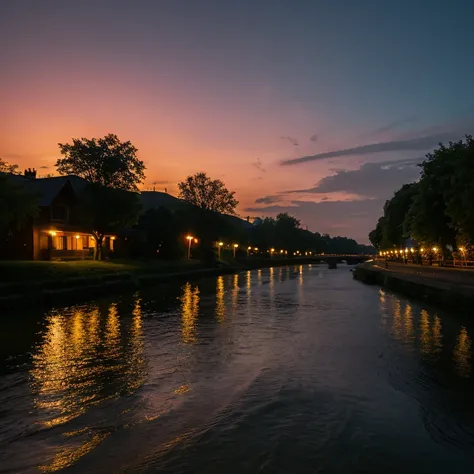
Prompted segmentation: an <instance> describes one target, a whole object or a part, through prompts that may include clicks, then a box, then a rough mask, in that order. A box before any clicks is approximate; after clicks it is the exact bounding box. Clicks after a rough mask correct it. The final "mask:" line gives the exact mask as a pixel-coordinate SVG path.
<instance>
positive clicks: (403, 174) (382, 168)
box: [285, 158, 423, 199]
mask: <svg viewBox="0 0 474 474" xmlns="http://www.w3.org/2000/svg"><path fill="white" fill-rule="evenodd" d="M421 161H423V158H412V159H402V160H393V161H385V162H378V163H365V164H363V165H362V166H361V167H360V168H359V169H357V170H339V171H337V172H336V174H334V175H331V176H326V177H324V178H322V179H321V180H320V181H319V182H318V183H317V184H316V186H314V187H312V188H309V189H296V190H293V191H287V192H286V193H285V194H329V193H345V194H349V195H353V196H358V197H359V198H365V199H375V198H388V197H389V196H391V194H392V193H393V192H394V191H395V190H396V189H397V188H399V187H400V186H402V185H403V184H405V183H409V182H413V181H416V180H417V179H418V178H419V175H420V168H418V167H417V166H416V165H417V164H418V163H420V162H421Z"/></svg>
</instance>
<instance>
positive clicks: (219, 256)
mask: <svg viewBox="0 0 474 474" xmlns="http://www.w3.org/2000/svg"><path fill="white" fill-rule="evenodd" d="M223 245H224V242H219V243H218V244H217V258H218V259H219V260H220V259H221V248H222V246H223Z"/></svg>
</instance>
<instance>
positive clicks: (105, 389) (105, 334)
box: [30, 297, 146, 472]
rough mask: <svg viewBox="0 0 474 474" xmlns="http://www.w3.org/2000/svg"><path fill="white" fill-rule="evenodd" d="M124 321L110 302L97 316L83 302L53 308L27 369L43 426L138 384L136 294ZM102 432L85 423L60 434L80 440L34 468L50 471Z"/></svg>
mask: <svg viewBox="0 0 474 474" xmlns="http://www.w3.org/2000/svg"><path fill="white" fill-rule="evenodd" d="M104 309H105V308H104ZM68 312H69V314H68ZM125 321H131V324H130V328H129V329H127V330H124V329H122V328H121V323H120V317H119V309H118V305H117V304H116V303H113V304H111V305H110V306H109V307H108V308H107V309H106V311H104V312H103V313H102V315H101V311H100V309H99V307H97V306H89V307H77V308H74V309H72V310H65V314H63V313H60V312H58V311H54V312H52V313H51V314H50V315H49V316H48V317H47V324H46V326H45V331H44V334H43V338H42V342H41V343H40V344H39V345H38V346H37V348H36V350H35V351H34V353H33V356H32V365H33V367H32V369H31V371H30V375H31V392H32V394H33V396H34V407H35V409H36V410H37V411H38V416H37V418H38V420H39V424H41V425H42V426H43V427H45V428H51V427H57V426H60V425H62V424H64V423H67V422H69V421H71V420H73V419H74V418H77V417H78V416H80V415H81V414H83V413H85V412H87V411H88V410H89V409H90V408H91V407H92V406H94V405H96V404H98V403H102V402H104V401H105V400H107V399H109V398H113V397H116V396H117V395H118V394H119V393H121V392H124V391H125V392H128V393H131V392H133V391H135V390H136V389H138V388H139V387H140V386H141V385H142V384H143V383H144V381H145V377H146V370H145V366H146V364H145V357H144V348H143V344H144V343H143V330H142V315H141V300H140V298H138V297H137V298H136V299H135V302H134V308H133V311H132V318H131V319H130V318H128V319H125ZM108 434H109V433H108V432H101V433H99V434H98V433H96V432H91V430H90V429H89V428H88V427H84V428H82V429H80V430H76V431H72V432H67V433H64V436H65V437H66V438H68V439H72V438H74V439H78V438H79V437H81V441H80V442H79V441H78V442H76V443H75V442H73V441H72V442H71V443H69V444H68V446H67V447H66V448H61V449H60V450H59V451H58V452H57V453H56V455H55V456H54V457H53V459H52V460H51V462H49V463H45V464H44V465H43V466H40V467H39V468H40V470H42V471H45V472H53V471H57V470H60V469H63V468H65V467H68V466H70V465H72V464H73V463H75V462H76V461H77V460H78V459H79V458H80V457H82V456H84V455H85V454H87V453H88V452H90V451H91V450H93V449H94V448H95V447H96V446H97V445H98V444H99V443H100V442H101V441H102V440H103V439H105V438H106V437H107V436H108Z"/></svg>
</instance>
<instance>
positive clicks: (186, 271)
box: [0, 258, 319, 309]
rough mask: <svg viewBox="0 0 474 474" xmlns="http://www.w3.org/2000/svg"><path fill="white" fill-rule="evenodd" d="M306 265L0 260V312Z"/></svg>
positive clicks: (284, 261) (260, 261) (268, 261)
mask: <svg viewBox="0 0 474 474" xmlns="http://www.w3.org/2000/svg"><path fill="white" fill-rule="evenodd" d="M306 263H319V262H313V261H312V260H311V259H309V258H303V259H255V260H248V261H244V260H233V261H228V262H216V264H214V265H205V264H204V263H203V262H200V261H197V260H182V261H176V262H163V261H151V262H150V261H140V260H131V261H104V262H97V261H88V260H85V261H84V260H83V261H71V262H33V261H19V262H17V261H13V262H12V261H3V262H0V309H9V308H13V307H18V306H20V307H21V306H32V305H34V306H54V305H62V304H72V303H78V302H83V301H87V300H90V299H94V298H97V297H100V296H106V295H111V294H114V293H117V292H120V291H134V290H137V289H139V288H143V287H147V286H151V285H154V284H158V283H167V282H170V281H176V280H178V281H179V280H183V279H187V278H200V277H205V276H216V275H222V274H228V273H237V272H240V271H244V270H250V269H255V268H264V267H270V266H283V265H300V264H306Z"/></svg>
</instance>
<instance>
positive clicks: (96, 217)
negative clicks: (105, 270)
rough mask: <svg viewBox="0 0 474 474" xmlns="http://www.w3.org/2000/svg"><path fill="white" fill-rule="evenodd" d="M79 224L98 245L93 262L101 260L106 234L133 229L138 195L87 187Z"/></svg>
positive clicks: (136, 218)
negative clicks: (131, 227)
mask: <svg viewBox="0 0 474 474" xmlns="http://www.w3.org/2000/svg"><path fill="white" fill-rule="evenodd" d="M79 212H80V217H81V222H82V224H83V225H84V226H85V228H86V229H88V230H89V231H90V232H91V233H92V235H93V236H94V238H95V240H96V242H97V252H96V255H95V258H96V259H97V260H100V259H101V258H102V243H103V240H104V236H105V234H107V233H116V232H118V231H120V230H122V229H123V228H126V227H129V226H132V225H134V224H135V223H136V222H137V220H138V216H139V214H140V200H139V197H138V194H136V193H132V192H129V191H123V190H121V189H114V188H107V187H105V186H101V185H98V184H88V185H87V187H86V189H85V190H84V193H83V195H82V198H81V201H80V209H79Z"/></svg>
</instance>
